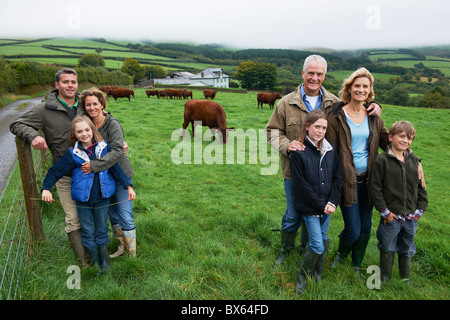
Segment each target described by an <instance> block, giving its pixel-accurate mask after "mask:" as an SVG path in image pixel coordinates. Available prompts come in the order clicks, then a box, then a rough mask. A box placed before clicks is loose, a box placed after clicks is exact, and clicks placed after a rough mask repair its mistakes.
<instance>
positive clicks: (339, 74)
mask: <svg viewBox="0 0 450 320" xmlns="http://www.w3.org/2000/svg"><path fill="white" fill-rule="evenodd" d="M354 71H355V70H337V71H327V74H326V75H332V76H333V77H334V78H335V79H336V80H337V81H339V82H343V81H344V80H345V79H347V78H348V77H350V75H351V74H352V73H353V72H354ZM369 71H370V70H369ZM371 74H372V76H373V77H374V79H375V81H376V80H389V79H390V78H395V77H398V75H395V74H388V73H378V72H371ZM326 75H325V77H326Z"/></svg>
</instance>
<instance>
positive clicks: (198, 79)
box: [189, 68, 230, 88]
mask: <svg viewBox="0 0 450 320" xmlns="http://www.w3.org/2000/svg"><path fill="white" fill-rule="evenodd" d="M189 80H190V81H191V84H190V85H191V86H209V87H217V88H229V87H230V77H229V76H227V75H226V74H225V73H223V70H222V68H208V69H205V70H203V71H202V72H199V73H197V74H196V75H194V76H192V77H190V78H189Z"/></svg>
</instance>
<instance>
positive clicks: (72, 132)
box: [69, 115, 105, 147]
mask: <svg viewBox="0 0 450 320" xmlns="http://www.w3.org/2000/svg"><path fill="white" fill-rule="evenodd" d="M80 122H86V123H87V124H88V126H89V127H90V128H91V131H92V143H95V142H100V141H105V140H104V139H103V138H102V135H101V134H100V132H98V130H97V128H96V126H95V124H94V123H93V122H92V120H91V119H89V117H88V116H86V115H80V116H76V117H75V119H73V120H72V124H71V125H70V129H69V145H70V146H71V147H73V146H74V145H75V142H77V138H75V125H76V124H77V123H80Z"/></svg>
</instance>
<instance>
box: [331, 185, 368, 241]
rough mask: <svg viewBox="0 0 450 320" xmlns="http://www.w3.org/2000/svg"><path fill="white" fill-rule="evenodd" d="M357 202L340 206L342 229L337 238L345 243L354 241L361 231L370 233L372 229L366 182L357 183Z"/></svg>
mask: <svg viewBox="0 0 450 320" xmlns="http://www.w3.org/2000/svg"><path fill="white" fill-rule="evenodd" d="M357 187H358V203H354V204H352V205H351V206H350V207H346V206H340V207H341V211H342V217H343V218H344V230H342V232H341V234H340V235H339V238H340V239H341V240H342V241H344V242H347V243H354V242H355V241H356V240H358V238H359V235H360V234H361V233H365V234H370V232H371V230H372V210H373V206H371V205H370V204H369V193H368V190H367V184H366V183H358V186H357Z"/></svg>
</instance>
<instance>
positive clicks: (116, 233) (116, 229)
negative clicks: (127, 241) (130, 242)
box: [109, 224, 125, 258]
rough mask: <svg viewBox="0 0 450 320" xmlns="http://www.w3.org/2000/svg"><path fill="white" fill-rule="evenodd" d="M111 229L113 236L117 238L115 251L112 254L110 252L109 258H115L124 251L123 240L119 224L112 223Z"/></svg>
mask: <svg viewBox="0 0 450 320" xmlns="http://www.w3.org/2000/svg"><path fill="white" fill-rule="evenodd" d="M112 229H113V232H114V237H115V238H116V240H117V251H116V252H114V253H113V254H110V255H109V257H110V258H117V257H120V256H121V255H122V254H123V253H124V252H125V245H124V241H123V235H122V228H121V227H120V226H119V224H113V225H112Z"/></svg>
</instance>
